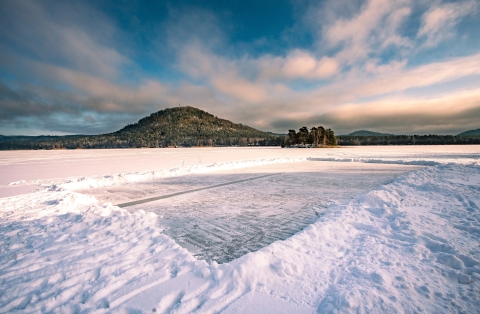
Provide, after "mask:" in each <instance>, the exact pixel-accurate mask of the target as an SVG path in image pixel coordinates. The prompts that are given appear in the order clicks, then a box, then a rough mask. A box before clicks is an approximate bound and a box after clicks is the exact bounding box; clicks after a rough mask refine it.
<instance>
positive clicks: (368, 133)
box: [346, 130, 393, 136]
mask: <svg viewBox="0 0 480 314" xmlns="http://www.w3.org/2000/svg"><path fill="white" fill-rule="evenodd" d="M346 136H393V134H389V133H379V132H373V131H367V130H359V131H355V132H352V133H350V134H347V135H346Z"/></svg>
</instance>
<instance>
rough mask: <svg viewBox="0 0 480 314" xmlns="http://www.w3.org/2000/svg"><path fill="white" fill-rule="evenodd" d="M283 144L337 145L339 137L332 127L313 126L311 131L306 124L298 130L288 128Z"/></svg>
mask: <svg viewBox="0 0 480 314" xmlns="http://www.w3.org/2000/svg"><path fill="white" fill-rule="evenodd" d="M281 146H282V147H292V146H311V147H335V146H337V138H336V137H335V133H334V132H333V131H332V130H331V129H325V128H324V127H323V126H319V127H313V128H311V129H310V131H309V130H308V128H307V127H306V126H304V127H302V128H300V129H299V130H298V132H295V130H288V134H287V136H286V137H285V140H284V141H283V143H282V145H281Z"/></svg>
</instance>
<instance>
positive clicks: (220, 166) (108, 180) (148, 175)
mask: <svg viewBox="0 0 480 314" xmlns="http://www.w3.org/2000/svg"><path fill="white" fill-rule="evenodd" d="M303 160H306V159H305V158H272V159H258V160H242V161H235V162H225V163H214V164H210V165H202V164H198V165H193V166H188V167H175V168H170V169H164V170H158V171H148V172H135V173H120V174H116V175H106V176H101V177H83V178H79V179H75V180H72V181H69V182H66V183H62V184H59V185H54V186H50V187H48V188H49V189H68V190H80V189H89V188H101V187H107V186H112V185H120V184H126V183H134V182H142V181H149V180H155V179H162V178H170V177H176V176H182V175H189V174H201V173H209V172H215V171H221V170H228V169H241V168H249V167H255V166H262V165H272V164H280V163H289V162H298V161H303Z"/></svg>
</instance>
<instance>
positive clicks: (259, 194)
mask: <svg viewBox="0 0 480 314" xmlns="http://www.w3.org/2000/svg"><path fill="white" fill-rule="evenodd" d="M417 169H419V167H418V166H408V165H388V164H366V163H358V162H326V161H302V162H294V163H283V164H276V165H266V166H256V167H250V168H244V169H237V170H228V171H219V172H215V173H211V174H193V175H187V176H181V177H173V178H164V179H159V180H153V181H149V182H139V183H133V184H127V185H120V186H114V187H108V188H102V189H88V190H82V191H80V192H82V193H86V194H89V195H94V196H95V197H96V198H97V199H98V200H99V201H100V202H107V201H108V202H112V203H113V204H117V205H120V206H122V207H125V208H127V209H128V210H129V211H130V212H135V211H137V210H144V211H147V212H154V213H156V214H157V215H158V217H159V218H158V225H159V226H160V227H162V228H164V233H165V234H167V235H168V236H170V237H171V238H173V239H174V240H175V241H176V242H177V243H179V244H180V245H182V246H184V247H185V248H187V249H188V250H189V251H190V252H192V253H193V254H194V255H195V257H196V258H198V259H205V260H207V261H208V262H210V261H212V260H214V261H216V262H218V263H226V262H230V261H232V260H234V259H236V258H238V257H240V256H242V255H244V254H246V253H248V252H253V251H256V250H258V249H260V248H262V247H264V246H267V245H268V244H270V243H272V242H274V241H277V240H284V239H287V238H289V237H290V236H292V235H293V234H295V233H297V232H298V231H300V230H302V229H303V228H305V227H306V226H308V225H310V224H312V223H313V222H315V221H316V220H317V219H318V218H319V217H320V216H321V215H322V213H323V212H324V210H325V209H326V208H327V207H328V205H331V204H332V203H334V202H337V203H342V202H345V201H346V200H348V199H350V198H352V197H354V196H356V195H359V194H361V193H364V192H366V191H369V190H371V189H374V188H376V187H379V186H380V185H383V184H387V183H390V182H391V181H392V180H393V179H394V178H395V177H397V176H398V175H401V174H403V173H405V172H408V171H413V170H417Z"/></svg>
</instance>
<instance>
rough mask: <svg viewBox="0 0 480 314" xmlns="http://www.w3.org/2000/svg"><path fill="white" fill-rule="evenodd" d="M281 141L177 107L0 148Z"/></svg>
mask: <svg viewBox="0 0 480 314" xmlns="http://www.w3.org/2000/svg"><path fill="white" fill-rule="evenodd" d="M283 138H284V137H283V136H282V137H279V136H276V135H273V134H269V133H266V132H262V131H259V130H256V129H254V128H251V127H249V126H246V125H242V124H236V123H233V122H230V121H228V120H224V119H220V118H217V117H215V116H213V115H211V114H209V113H208V112H205V111H203V110H200V109H197V108H193V107H177V108H169V109H165V110H161V111H158V112H155V113H153V114H151V115H150V116H148V117H145V118H143V119H141V120H139V121H138V122H137V123H134V124H130V125H127V126H126V127H124V128H122V129H121V130H119V131H117V132H114V133H108V134H101V135H73V136H2V137H0V149H3V150H6V149H61V148H67V149H76V148H140V147H175V146H184V147H190V146H232V145H238V146H247V145H259V146H267V145H275V146H280V143H281V142H282V140H283Z"/></svg>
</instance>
